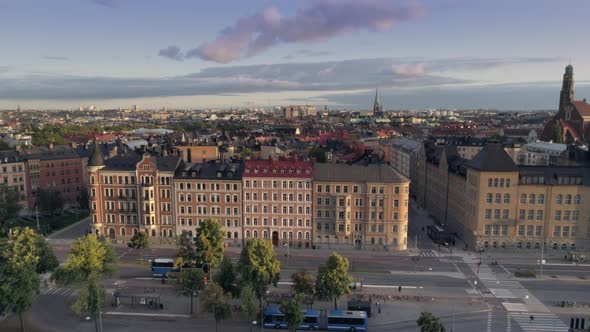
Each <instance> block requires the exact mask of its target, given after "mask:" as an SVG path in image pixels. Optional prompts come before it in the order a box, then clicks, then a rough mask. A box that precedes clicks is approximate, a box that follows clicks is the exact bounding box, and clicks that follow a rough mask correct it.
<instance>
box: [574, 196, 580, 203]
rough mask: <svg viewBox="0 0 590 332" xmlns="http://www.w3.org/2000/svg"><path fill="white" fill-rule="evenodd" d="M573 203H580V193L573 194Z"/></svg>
mask: <svg viewBox="0 0 590 332" xmlns="http://www.w3.org/2000/svg"><path fill="white" fill-rule="evenodd" d="M574 204H575V205H580V194H576V196H574Z"/></svg>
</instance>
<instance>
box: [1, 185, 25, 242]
mask: <svg viewBox="0 0 590 332" xmlns="http://www.w3.org/2000/svg"><path fill="white" fill-rule="evenodd" d="M20 210H21V206H20V203H19V193H18V192H16V191H15V190H13V189H12V188H10V187H8V186H6V185H0V236H5V235H7V234H8V231H9V229H10V227H11V226H10V224H11V223H12V221H14V219H16V217H17V216H18V212H19V211H20Z"/></svg>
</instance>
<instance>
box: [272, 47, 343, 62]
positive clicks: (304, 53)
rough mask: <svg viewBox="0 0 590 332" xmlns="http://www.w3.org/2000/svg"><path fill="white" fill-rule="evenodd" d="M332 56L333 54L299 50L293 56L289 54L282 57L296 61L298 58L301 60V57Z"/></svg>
mask: <svg viewBox="0 0 590 332" xmlns="http://www.w3.org/2000/svg"><path fill="white" fill-rule="evenodd" d="M331 54H333V52H330V51H314V50H309V49H302V50H298V51H296V52H293V53H291V54H287V55H285V56H282V57H281V59H284V60H291V59H296V58H301V57H317V56H324V55H331Z"/></svg>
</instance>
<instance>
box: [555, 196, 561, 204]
mask: <svg viewBox="0 0 590 332" xmlns="http://www.w3.org/2000/svg"><path fill="white" fill-rule="evenodd" d="M555 203H556V204H560V205H561V204H562V203H563V195H562V194H559V195H557V198H556V199H555Z"/></svg>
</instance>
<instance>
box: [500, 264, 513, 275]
mask: <svg viewBox="0 0 590 332" xmlns="http://www.w3.org/2000/svg"><path fill="white" fill-rule="evenodd" d="M499 266H500V267H501V268H502V270H504V271H506V273H508V275H512V274H511V273H510V271H508V269H506V268H505V267H504V265H502V264H500V265H499Z"/></svg>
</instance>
